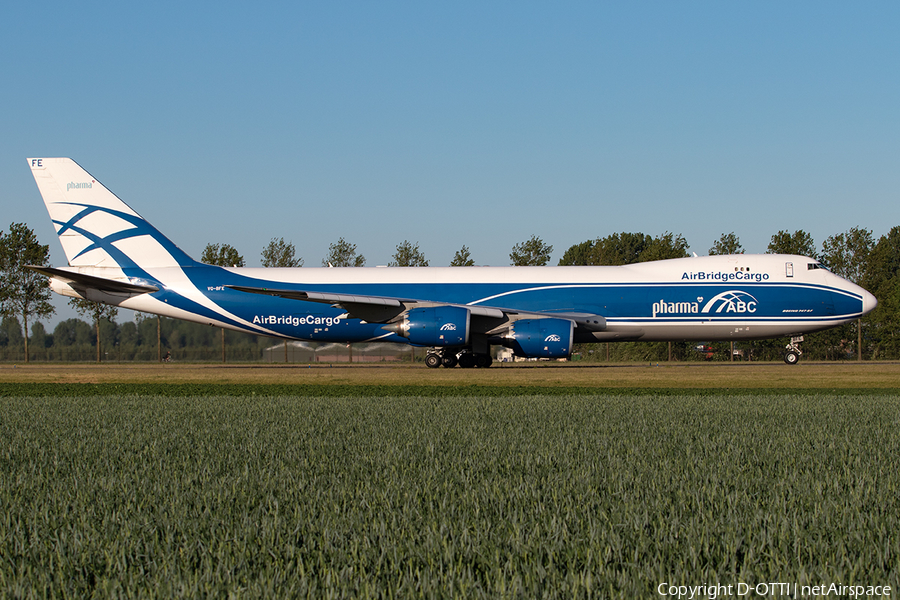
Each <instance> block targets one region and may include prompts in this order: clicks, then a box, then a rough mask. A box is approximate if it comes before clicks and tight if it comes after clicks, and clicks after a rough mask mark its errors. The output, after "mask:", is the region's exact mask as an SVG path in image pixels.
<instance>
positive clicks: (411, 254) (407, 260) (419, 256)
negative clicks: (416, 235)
mask: <svg viewBox="0 0 900 600" xmlns="http://www.w3.org/2000/svg"><path fill="white" fill-rule="evenodd" d="M388 266H389V267H427V266H428V261H427V260H425V255H424V254H423V253H422V252H421V251H419V243H418V242H416V245H415V246H413V245H412V244H411V243H409V240H403V243H401V244H397V252H395V253H394V260H393V262H390V263H388Z"/></svg>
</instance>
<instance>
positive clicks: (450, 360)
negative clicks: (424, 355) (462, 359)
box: [441, 354, 458, 369]
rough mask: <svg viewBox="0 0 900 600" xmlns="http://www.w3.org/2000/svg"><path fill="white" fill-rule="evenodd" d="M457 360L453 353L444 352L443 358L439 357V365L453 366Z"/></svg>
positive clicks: (450, 367) (449, 367)
mask: <svg viewBox="0 0 900 600" xmlns="http://www.w3.org/2000/svg"><path fill="white" fill-rule="evenodd" d="M457 362H458V361H457V360H456V355H455V354H445V355H444V356H443V358H441V365H442V366H444V367H447V368H448V369H452V368H453V367H455V366H456V363H457Z"/></svg>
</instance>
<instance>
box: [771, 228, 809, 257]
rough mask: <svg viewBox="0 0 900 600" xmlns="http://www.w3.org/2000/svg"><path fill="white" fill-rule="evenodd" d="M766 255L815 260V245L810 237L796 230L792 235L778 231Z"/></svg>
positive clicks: (800, 230)
mask: <svg viewBox="0 0 900 600" xmlns="http://www.w3.org/2000/svg"><path fill="white" fill-rule="evenodd" d="M766 254H799V255H801V256H808V257H809V258H817V256H816V244H815V242H813V239H812V236H811V235H809V234H808V233H806V232H805V231H803V230H802V229H798V230H797V231H795V232H794V233H793V234H791V233H788V232H787V231H784V230H782V231H779V232H778V233H776V234H775V235H773V236H772V241H770V242H769V247H768V249H767V250H766Z"/></svg>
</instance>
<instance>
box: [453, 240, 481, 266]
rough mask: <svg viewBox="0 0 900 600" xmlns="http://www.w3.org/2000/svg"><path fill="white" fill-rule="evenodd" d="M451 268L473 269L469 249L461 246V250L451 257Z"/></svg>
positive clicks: (473, 264)
mask: <svg viewBox="0 0 900 600" xmlns="http://www.w3.org/2000/svg"><path fill="white" fill-rule="evenodd" d="M450 266H451V267H474V266H475V261H474V260H472V255H471V254H470V253H469V247H468V246H466V245H463V247H462V248H460V249H459V250H457V251H456V254H454V255H453V260H452V261H450Z"/></svg>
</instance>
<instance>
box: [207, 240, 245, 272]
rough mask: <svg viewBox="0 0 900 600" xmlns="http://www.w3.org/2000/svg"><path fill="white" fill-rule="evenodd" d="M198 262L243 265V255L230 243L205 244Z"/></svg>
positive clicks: (232, 265) (233, 265) (225, 265)
mask: <svg viewBox="0 0 900 600" xmlns="http://www.w3.org/2000/svg"><path fill="white" fill-rule="evenodd" d="M200 262H202V263H206V264H208V265H216V266H219V267H243V266H244V257H243V256H241V255H240V254H239V253H238V251H237V250H235V248H234V246H231V245H230V244H221V245H220V244H207V245H206V248H204V249H203V255H202V256H200Z"/></svg>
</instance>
